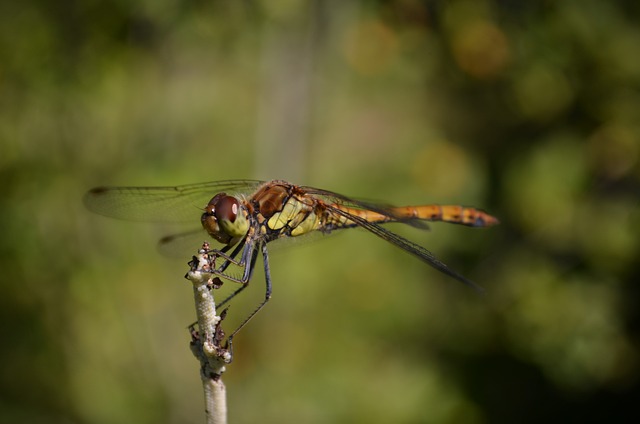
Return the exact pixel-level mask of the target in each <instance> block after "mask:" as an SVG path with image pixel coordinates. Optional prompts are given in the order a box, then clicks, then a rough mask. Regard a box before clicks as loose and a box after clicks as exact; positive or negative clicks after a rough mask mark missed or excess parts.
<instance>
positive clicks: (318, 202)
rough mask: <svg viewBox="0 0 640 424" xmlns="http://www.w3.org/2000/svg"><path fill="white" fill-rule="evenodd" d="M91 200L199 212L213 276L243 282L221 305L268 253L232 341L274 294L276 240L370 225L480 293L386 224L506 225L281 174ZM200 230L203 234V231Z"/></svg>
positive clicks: (172, 215) (138, 215)
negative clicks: (212, 245) (259, 286)
mask: <svg viewBox="0 0 640 424" xmlns="http://www.w3.org/2000/svg"><path fill="white" fill-rule="evenodd" d="M212 194H213V197H211V196H212ZM84 203H85V205H86V207H87V208H88V209H89V210H91V211H93V212H95V213H98V214H101V215H105V216H109V217H113V218H119V219H124V220H132V221H146V222H174V223H175V222H184V221H189V220H195V219H197V217H198V215H199V217H200V223H201V226H202V229H204V230H205V231H206V232H207V233H208V235H209V236H210V237H211V238H213V239H214V240H216V241H217V242H218V243H220V244H221V245H222V247H220V248H219V249H212V250H211V251H210V252H209V253H210V254H211V255H213V257H216V258H218V257H219V258H222V259H223V260H224V262H223V263H222V264H221V265H220V266H218V267H216V268H214V269H212V270H211V272H212V274H214V275H216V276H219V277H222V278H224V279H227V280H230V281H233V282H236V283H239V284H240V286H239V288H237V289H236V290H235V291H233V292H232V293H231V294H230V295H229V296H228V297H227V298H226V299H224V300H223V301H222V302H220V304H219V305H217V307H220V306H223V305H224V304H226V303H227V302H229V300H231V299H232V298H233V297H235V296H236V295H238V294H239V293H240V292H242V291H243V290H244V289H246V288H247V287H248V285H249V282H250V280H251V278H252V275H253V271H254V269H255V267H256V262H257V259H258V257H259V256H260V254H261V255H262V259H263V267H264V275H265V282H266V291H265V297H264V300H262V301H261V302H260V304H259V305H258V306H257V307H256V309H255V310H254V311H253V312H252V313H251V314H250V315H249V316H248V317H247V318H246V319H245V320H244V321H243V322H242V323H241V324H240V325H239V326H238V328H236V329H235V330H234V331H233V333H231V335H230V337H229V341H230V340H231V339H232V338H233V336H234V335H235V334H237V333H238V331H240V329H242V328H243V327H244V326H245V325H246V324H247V322H249V320H251V319H252V318H253V317H254V316H255V315H256V314H257V313H258V312H259V311H260V310H261V309H262V308H263V307H264V306H265V305H266V304H267V302H268V301H269V299H270V298H271V293H272V280H271V273H270V269H269V253H268V249H267V245H268V244H269V243H271V242H273V241H276V240H280V239H283V238H296V237H301V236H305V235H307V234H311V233H318V232H319V233H324V234H328V233H331V232H333V231H337V230H344V229H349V228H363V229H365V230H367V231H369V232H370V233H372V234H374V235H376V236H378V237H380V238H382V239H383V240H386V241H387V242H390V243H391V244H393V245H395V246H397V247H399V248H400V249H402V250H404V251H405V252H407V253H409V254H411V255H413V256H414V257H416V258H418V259H420V260H421V261H423V262H425V263H427V264H428V265H430V266H432V267H433V268H435V269H437V270H438V271H440V272H442V273H444V274H446V275H448V276H450V277H452V278H453V279H455V280H458V281H460V282H461V283H463V284H466V285H467V286H470V287H472V288H474V289H476V290H477V291H480V292H481V291H482V288H481V287H480V286H478V285H477V284H475V283H474V282H473V281H471V280H469V279H468V278H466V277H464V276H462V275H461V274H459V273H458V272H456V271H454V270H453V269H451V268H449V267H448V266H447V265H446V264H444V263H443V262H441V261H440V260H439V259H438V258H436V257H435V255H434V254H433V253H431V252H430V251H428V250H427V249H425V248H424V247H422V246H420V245H418V244H416V243H414V242H412V241H410V240H408V239H406V238H404V237H402V236H400V235H399V234H396V233H394V232H392V231H390V230H389V229H387V228H385V227H383V226H382V225H383V224H388V223H404V224H407V225H411V226H414V227H417V228H428V227H427V224H426V222H429V221H441V222H447V223H453V224H460V225H465V226H468V227H476V228H481V227H491V226H493V225H496V224H498V223H499V221H498V219H497V218H495V217H493V216H491V215H489V214H488V213H487V212H484V211H482V210H480V209H477V208H473V207H465V206H459V205H435V204H427V205H418V206H401V207H396V206H389V205H384V204H379V203H374V202H369V201H363V200H356V199H353V198H351V197H347V196H344V195H341V194H338V193H334V192H332V191H328V190H323V189H319V188H314V187H308V186H302V185H295V184H292V183H289V182H287V181H282V180H272V181H254V180H227V181H214V182H207V183H199V184H189V185H180V186H169V187H97V188H94V189H91V190H89V191H88V192H87V193H86V195H85V196H84ZM199 231H200V234H201V231H202V230H199ZM178 238H179V237H178ZM175 239H176V237H167V238H164V239H162V240H161V242H160V243H161V244H164V243H171V242H172V241H174V240H175ZM232 264H233V265H235V266H236V267H239V273H240V274H241V275H239V276H238V275H233V274H232V273H230V272H228V271H227V269H228V268H229V266H231V265H232Z"/></svg>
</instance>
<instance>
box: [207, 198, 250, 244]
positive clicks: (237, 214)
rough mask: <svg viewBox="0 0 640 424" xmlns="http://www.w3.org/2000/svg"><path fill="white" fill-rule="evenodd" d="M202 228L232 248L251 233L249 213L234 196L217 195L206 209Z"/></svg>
mask: <svg viewBox="0 0 640 424" xmlns="http://www.w3.org/2000/svg"><path fill="white" fill-rule="evenodd" d="M201 221H202V226H203V227H204V229H205V230H206V231H207V233H209V235H210V236H211V237H213V238H214V239H216V240H217V241H219V242H220V243H222V244H226V245H229V246H232V245H234V244H236V243H237V242H238V241H239V240H240V238H241V237H243V236H244V235H246V234H247V231H249V221H248V220H247V211H246V209H245V208H244V207H243V206H242V204H241V203H240V202H239V201H238V199H236V198H235V197H233V196H227V194H226V193H218V194H216V195H215V196H214V197H213V198H212V199H211V200H210V201H209V204H207V206H206V207H205V208H204V213H203V214H202V217H201Z"/></svg>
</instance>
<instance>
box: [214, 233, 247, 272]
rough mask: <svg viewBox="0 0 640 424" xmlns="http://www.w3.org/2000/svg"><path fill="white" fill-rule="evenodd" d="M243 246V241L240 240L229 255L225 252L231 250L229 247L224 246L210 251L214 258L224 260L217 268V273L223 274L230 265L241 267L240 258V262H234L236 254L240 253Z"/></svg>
mask: <svg viewBox="0 0 640 424" xmlns="http://www.w3.org/2000/svg"><path fill="white" fill-rule="evenodd" d="M244 245H245V240H242V241H241V242H240V243H238V245H237V246H236V248H235V249H234V250H233V252H231V254H230V255H227V252H228V251H229V249H231V246H224V247H223V248H222V249H220V250H217V249H213V250H211V251H210V253H211V254H212V255H214V256H215V257H218V258H223V259H224V260H225V261H224V263H223V264H222V265H220V267H219V268H218V271H219V272H224V270H225V269H227V268H228V267H229V265H231V264H234V265H238V266H242V265H243V264H244V263H243V261H242V258H241V259H240V261H236V256H238V253H240V251H241V250H242V249H243V248H244Z"/></svg>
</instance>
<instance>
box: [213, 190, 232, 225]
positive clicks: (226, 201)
mask: <svg viewBox="0 0 640 424" xmlns="http://www.w3.org/2000/svg"><path fill="white" fill-rule="evenodd" d="M214 214H215V216H216V219H217V220H218V221H222V220H224V221H229V222H231V223H233V222H235V221H236V218H237V217H238V200H237V199H236V198H235V197H232V196H222V197H220V198H219V199H218V202H217V204H216V205H215V211H214Z"/></svg>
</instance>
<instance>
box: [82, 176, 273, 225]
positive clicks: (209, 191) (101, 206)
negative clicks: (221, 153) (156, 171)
mask: <svg viewBox="0 0 640 424" xmlns="http://www.w3.org/2000/svg"><path fill="white" fill-rule="evenodd" d="M260 184H262V181H254V180H226V181H213V182H206V183H198V184H188V185H180V186H174V187H96V188H94V189H91V190H89V191H88V192H87V193H86V194H85V195H84V198H83V201H84V204H85V206H86V207H87V209H89V210H90V211H92V212H95V213H97V214H100V215H105V216H109V217H112V218H118V219H124V220H129V221H145V222H168V223H170V222H175V223H177V222H188V221H191V222H198V217H199V215H200V214H201V213H202V209H203V208H204V207H205V206H206V204H207V203H208V202H209V200H211V198H212V197H213V196H214V195H216V194H217V193H220V192H227V193H229V194H236V193H239V192H252V191H253V190H255V188H256V187H257V186H259V185H260Z"/></svg>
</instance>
